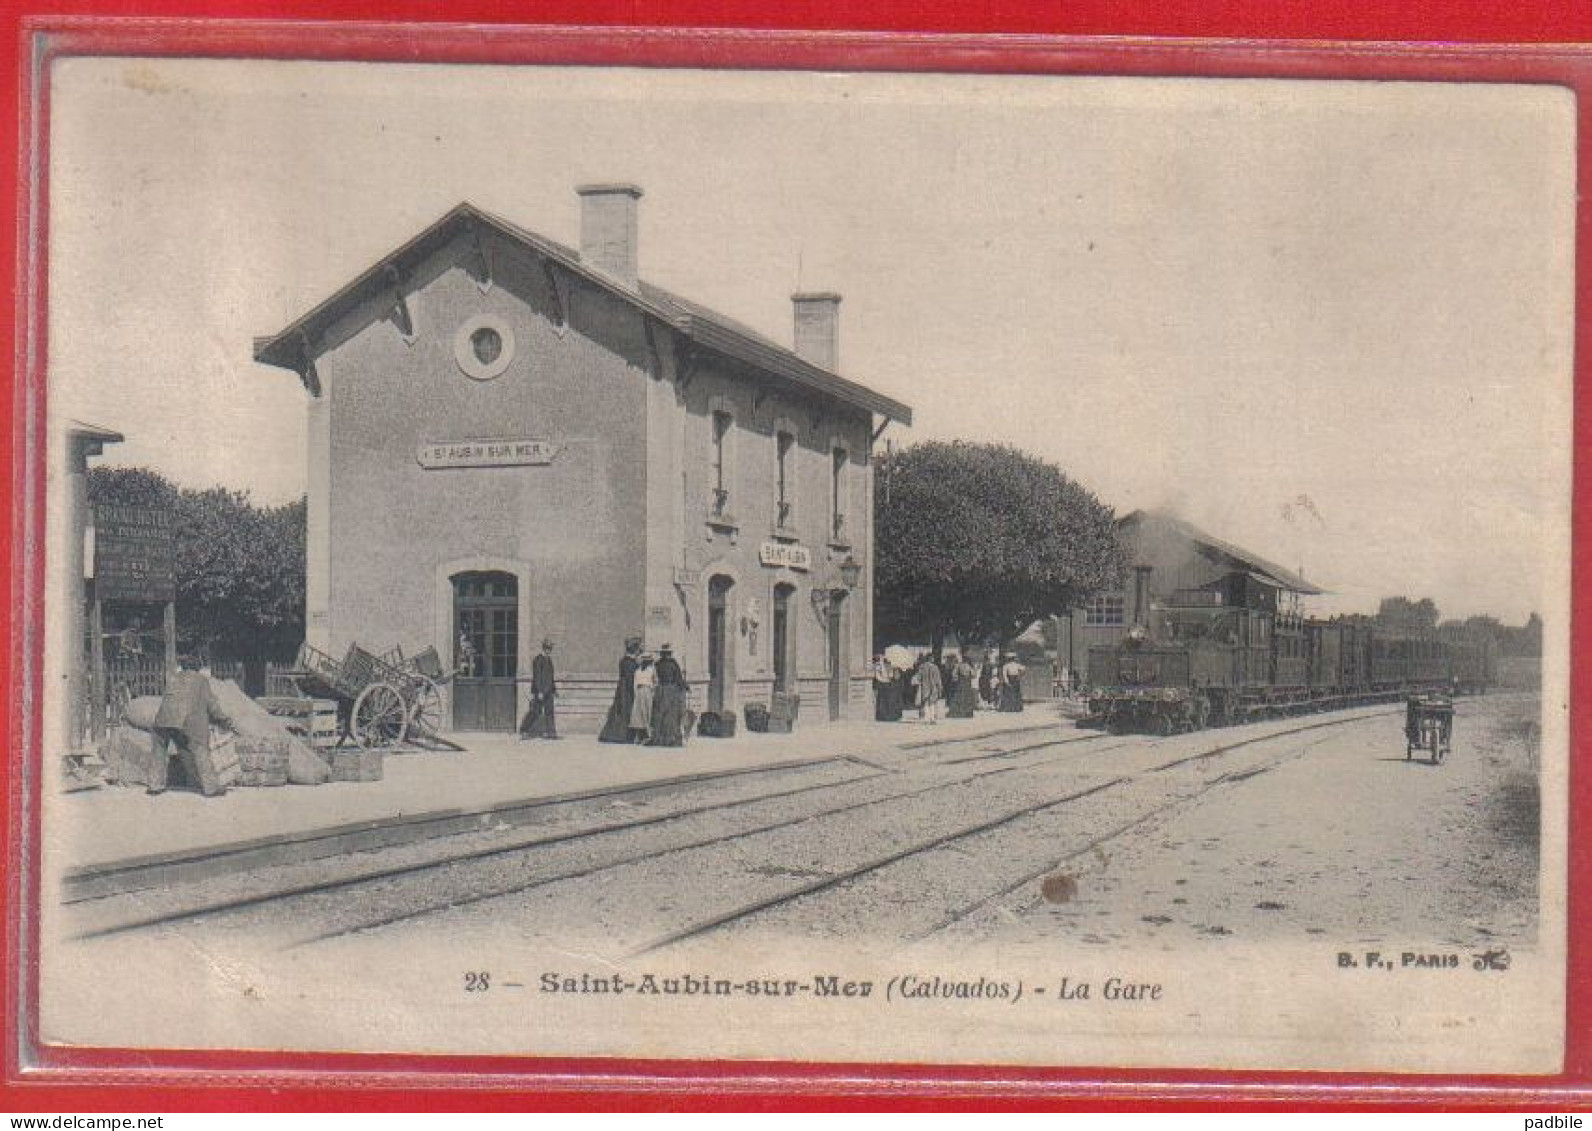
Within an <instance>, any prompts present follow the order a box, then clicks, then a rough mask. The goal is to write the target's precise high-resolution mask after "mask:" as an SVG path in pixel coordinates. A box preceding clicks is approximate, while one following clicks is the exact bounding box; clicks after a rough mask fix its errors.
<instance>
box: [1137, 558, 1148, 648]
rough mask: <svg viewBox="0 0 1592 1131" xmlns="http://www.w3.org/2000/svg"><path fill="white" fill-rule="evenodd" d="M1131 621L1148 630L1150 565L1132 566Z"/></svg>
mask: <svg viewBox="0 0 1592 1131" xmlns="http://www.w3.org/2000/svg"><path fill="white" fill-rule="evenodd" d="M1133 623H1134V624H1136V625H1137V626H1138V627H1140V628H1142V629H1144V630H1145V632H1149V631H1150V567H1149V566H1147V565H1141V566H1134V567H1133Z"/></svg>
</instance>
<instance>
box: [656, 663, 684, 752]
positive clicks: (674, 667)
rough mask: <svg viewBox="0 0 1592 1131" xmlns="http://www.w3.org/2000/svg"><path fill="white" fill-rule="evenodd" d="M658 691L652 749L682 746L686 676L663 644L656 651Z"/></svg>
mask: <svg viewBox="0 0 1592 1131" xmlns="http://www.w3.org/2000/svg"><path fill="white" fill-rule="evenodd" d="M654 670H655V671H656V672H657V673H658V689H657V690H656V691H654V692H653V698H652V739H651V740H650V742H649V745H651V746H684V745H685V693H686V690H687V685H686V682H685V672H684V671H683V670H682V669H681V667H680V662H679V661H678V660H676V659H675V658H674V652H673V650H672V649H671V648H670V647H669V645H667V644H665V645H664V646H663V647H662V648H659V649H658V663H657V665H656V667H655V669H654Z"/></svg>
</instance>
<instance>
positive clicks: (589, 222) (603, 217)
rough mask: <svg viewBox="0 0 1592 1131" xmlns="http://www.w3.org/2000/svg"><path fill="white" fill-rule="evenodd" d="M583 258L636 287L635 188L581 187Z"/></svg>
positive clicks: (614, 186) (638, 195) (637, 196)
mask: <svg viewBox="0 0 1592 1131" xmlns="http://www.w3.org/2000/svg"><path fill="white" fill-rule="evenodd" d="M575 191H576V192H577V193H579V194H580V257H581V259H582V260H583V261H584V262H585V263H587V264H588V265H590V266H592V267H595V268H597V270H599V271H601V272H603V273H604V274H607V275H611V276H613V277H614V278H615V279H617V280H618V281H619V282H621V283H623V284H624V285H625V286H627V287H632V288H633V287H635V285H636V240H637V234H636V211H637V202H638V201H640V200H641V189H639V188H637V187H636V186H635V185H618V184H614V185H581V186H580V187H579V188H577V189H576V190H575Z"/></svg>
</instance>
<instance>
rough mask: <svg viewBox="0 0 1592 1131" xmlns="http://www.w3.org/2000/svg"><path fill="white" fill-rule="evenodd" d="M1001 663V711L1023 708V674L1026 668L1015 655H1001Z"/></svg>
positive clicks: (1013, 710) (1015, 710) (1014, 710)
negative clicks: (1002, 661) (1002, 660)
mask: <svg viewBox="0 0 1592 1131" xmlns="http://www.w3.org/2000/svg"><path fill="white" fill-rule="evenodd" d="M1003 659H1004V661H1005V662H1004V663H1002V664H1001V706H1000V709H1001V710H1003V711H1009V712H1017V711H1021V710H1022V709H1023V674H1024V673H1025V672H1026V671H1027V670H1028V669H1027V668H1025V667H1023V665H1022V664H1019V663H1018V662H1017V657H1016V656H1010V655H1008V656H1005V657H1003Z"/></svg>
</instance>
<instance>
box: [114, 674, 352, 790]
mask: <svg viewBox="0 0 1592 1131" xmlns="http://www.w3.org/2000/svg"><path fill="white" fill-rule="evenodd" d="M210 690H211V691H213V692H214V693H215V696H216V702H218V703H220V704H221V709H222V710H223V711H225V712H226V713H227V716H228V717H229V718H231V719H232V728H233V730H234V731H236V732H237V733H238V734H240V735H243V736H244V737H245V738H251V739H264V738H274V739H280V740H285V741H286V742H287V780H288V781H289V782H291V783H292V784H293V785H320V784H322V783H323V782H327V781H330V780H331V777H332V770H331V767H330V766H328V765H327V764H326V763H325V762H324V761H322V760H321V757H320V755H318V754H316V753H315V751H313V750H311V749H310V748H309V747H308V746H306V745H305V744H304V742H303V741H302V740H301V739H300V738H299V737H298V736H297V735H295V734H293V733H291V732H290V731H289V730H288V729H287V725H286V724H285V723H284V722H283V721H282V720H281V719H279V718H277V717H276V716H275V715H273V714H271V713H270V712H269V711H267V710H266V709H265V708H264V707H262V706H260V705H259V704H258V703H256V702H255V701H254V700H253V699H250V698H249V697H248V696H247V695H245V694H244V693H243V690H242V688H240V687H239V686H238V685H237V684H235V683H233V682H232V681H231V680H227V679H215V678H212V679H211V680H210ZM159 710H160V696H158V695H146V696H142V697H140V698H138V699H134V700H133V701H132V703H130V704H129V705H128V707H127V713H126V714H125V715H124V716H123V724H124V725H122V726H119V727H116V728H114V729H112V731H111V732H110V734H109V736H108V737H107V742H106V754H105V760H106V761H107V762H109V763H110V770H109V771H108V772H107V776H108V777H110V778H111V779H112V780H114V781H119V782H124V783H127V784H134V783H137V784H147V783H148V781H149V776H148V775H149V763H150V759H151V758H153V757H154V754H153V750H152V746H151V741H150V734H149V732H150V731H151V730H153V729H154V726H155V714H156V713H157V712H158V711H159Z"/></svg>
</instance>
